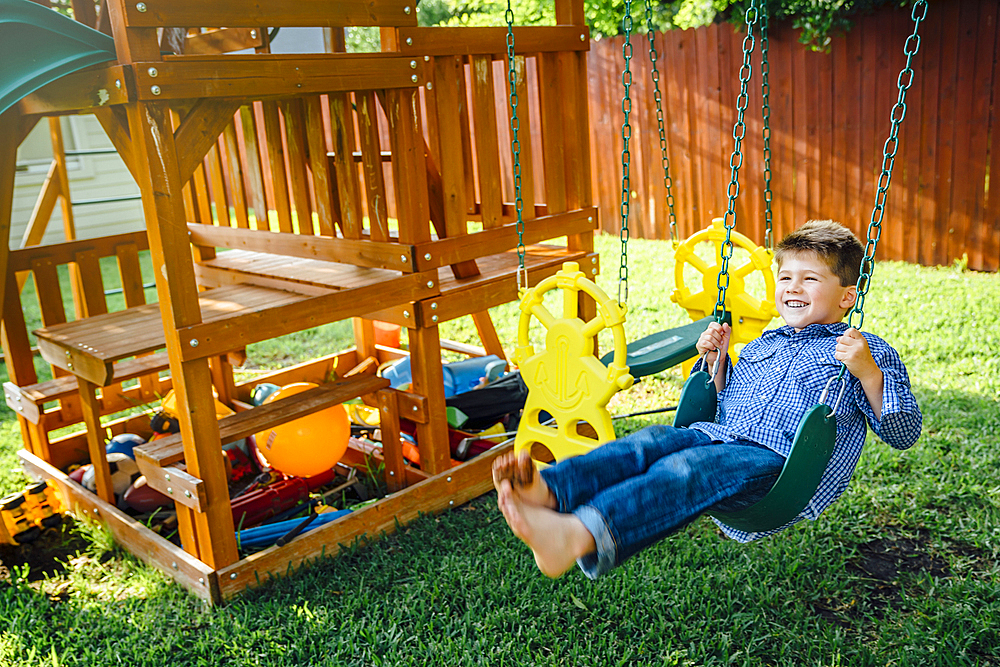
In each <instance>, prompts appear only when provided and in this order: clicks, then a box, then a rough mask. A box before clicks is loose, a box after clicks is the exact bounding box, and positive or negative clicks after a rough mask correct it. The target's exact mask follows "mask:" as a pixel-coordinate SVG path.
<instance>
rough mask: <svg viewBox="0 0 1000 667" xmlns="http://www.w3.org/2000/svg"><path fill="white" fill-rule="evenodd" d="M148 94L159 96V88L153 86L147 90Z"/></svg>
mask: <svg viewBox="0 0 1000 667" xmlns="http://www.w3.org/2000/svg"><path fill="white" fill-rule="evenodd" d="M149 92H151V93H153V94H154V95H159V94H160V87H159V86H153V87H152V88H150V89H149Z"/></svg>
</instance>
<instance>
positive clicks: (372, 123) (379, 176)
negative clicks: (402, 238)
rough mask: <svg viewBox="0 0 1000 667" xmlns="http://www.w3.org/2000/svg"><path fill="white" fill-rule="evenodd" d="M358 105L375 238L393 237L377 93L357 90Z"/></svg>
mask: <svg viewBox="0 0 1000 667" xmlns="http://www.w3.org/2000/svg"><path fill="white" fill-rule="evenodd" d="M355 99H356V100H357V106H358V133H359V135H360V136H359V138H360V142H361V172H362V174H363V176H364V183H365V197H366V199H367V204H368V227H369V229H370V232H371V238H372V240H373V241H388V240H389V213H388V209H387V206H388V200H387V199H386V190H385V176H384V174H383V171H382V159H381V154H382V148H381V143H380V140H379V129H378V111H377V107H376V102H375V93H374V92H372V91H362V92H358V93H355Z"/></svg>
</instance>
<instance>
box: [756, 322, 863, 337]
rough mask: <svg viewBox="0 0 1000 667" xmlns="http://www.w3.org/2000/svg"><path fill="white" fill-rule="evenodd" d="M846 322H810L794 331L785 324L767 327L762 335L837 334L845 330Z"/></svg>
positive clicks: (806, 335) (824, 335)
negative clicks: (775, 327) (801, 328)
mask: <svg viewBox="0 0 1000 667" xmlns="http://www.w3.org/2000/svg"><path fill="white" fill-rule="evenodd" d="M847 329H848V327H847V322H830V323H828V324H810V325H809V326H807V327H806V328H805V329H803V330H802V331H798V332H796V331H795V329H793V328H792V327H790V326H789V325H787V324H785V325H784V326H780V327H778V328H777V329H769V330H768V331H765V332H764V334H763V336H768V335H770V336H784V337H785V338H791V337H793V336H797V337H799V338H822V337H826V336H839V335H841V334H842V333H844V332H845V331H847Z"/></svg>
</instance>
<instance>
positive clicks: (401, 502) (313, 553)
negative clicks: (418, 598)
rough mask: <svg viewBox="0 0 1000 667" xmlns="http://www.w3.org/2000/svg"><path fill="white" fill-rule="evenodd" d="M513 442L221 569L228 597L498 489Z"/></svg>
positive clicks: (221, 582)
mask: <svg viewBox="0 0 1000 667" xmlns="http://www.w3.org/2000/svg"><path fill="white" fill-rule="evenodd" d="M512 448H513V445H506V446H503V447H496V448H494V449H491V450H489V451H488V452H485V453H483V454H481V455H479V456H477V457H476V458H474V459H472V460H471V461H468V462H467V463H464V464H462V465H460V466H458V467H455V468H451V469H449V470H447V471H443V472H441V473H440V474H438V475H435V476H433V477H431V478H430V479H426V480H424V481H422V482H419V483H418V484H414V485H413V486H410V487H408V488H406V489H404V490H402V491H400V492H398V493H395V494H393V495H391V496H389V497H387V498H385V499H383V500H380V501H379V502H377V503H375V504H374V505H370V506H369V507H367V508H365V509H364V510H361V511H359V512H353V513H351V514H349V515H347V516H345V517H343V518H341V519H339V520H337V521H333V522H331V523H329V524H326V525H325V526H321V527H319V528H316V529H315V530H311V531H309V532H308V533H306V534H305V535H300V536H299V537H297V538H295V539H294V540H292V541H291V542H289V543H288V544H287V545H285V546H284V547H272V548H270V549H266V550H264V551H261V552H258V553H256V554H253V555H252V556H249V557H247V558H245V559H243V560H242V561H240V562H239V563H236V564H234V565H232V566H230V567H227V568H223V569H222V570H220V571H219V572H218V576H219V586H220V592H221V596H222V598H223V599H229V598H232V597H233V596H235V595H238V594H239V593H240V592H242V591H244V590H246V589H248V588H253V587H256V586H259V585H260V584H262V583H265V582H267V581H268V580H270V579H272V578H275V577H281V576H287V575H288V574H290V573H292V572H294V571H295V568H296V567H298V566H301V565H304V564H306V563H308V562H309V561H311V560H313V559H316V558H319V557H321V556H325V557H330V556H333V555H335V554H336V553H338V552H339V551H340V549H341V548H342V546H341V545H350V544H354V542H355V541H356V540H357V539H358V538H361V537H364V536H368V537H369V538H376V537H380V536H382V535H387V534H391V533H393V532H395V531H396V529H397V528H398V527H399V526H402V525H405V524H406V523H408V522H410V521H412V520H414V519H416V518H417V517H418V516H420V515H421V514H425V513H428V512H431V513H435V512H441V511H444V510H447V509H451V508H454V507H458V506H459V505H461V504H463V503H466V502H468V501H469V500H472V499H473V498H476V497H478V496H481V495H482V494H484V493H486V492H488V491H490V490H491V489H492V488H493V481H492V478H491V475H490V470H491V468H492V466H493V461H494V460H495V459H496V458H497V457H498V456H501V455H503V454H506V453H508V452H510V451H511V450H512Z"/></svg>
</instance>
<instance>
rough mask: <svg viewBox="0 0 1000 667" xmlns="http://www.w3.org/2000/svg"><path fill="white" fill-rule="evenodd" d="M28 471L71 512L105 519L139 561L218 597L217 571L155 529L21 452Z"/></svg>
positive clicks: (197, 591)
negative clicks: (47, 482)
mask: <svg viewBox="0 0 1000 667" xmlns="http://www.w3.org/2000/svg"><path fill="white" fill-rule="evenodd" d="M18 456H19V457H20V459H21V464H22V465H23V466H24V469H25V471H26V472H27V473H28V475H30V476H31V477H33V478H35V479H49V480H52V482H54V483H55V485H56V486H57V487H58V488H59V492H60V494H61V495H62V497H63V501H64V503H65V504H66V506H67V507H68V508H69V510H70V511H71V512H73V513H74V514H76V515H77V516H81V517H84V516H85V517H89V518H92V519H97V520H99V521H102V522H104V524H105V525H106V526H107V527H108V529H109V530H110V531H111V534H112V535H114V536H115V540H116V541H117V542H118V543H119V544H121V545H122V546H123V547H125V549H127V550H128V551H129V553H131V554H133V555H134V556H135V557H136V558H138V559H139V560H141V561H143V562H145V563H147V564H148V565H151V566H152V567H154V568H156V569H158V570H160V571H161V572H163V573H164V574H166V575H167V576H168V577H170V578H171V579H173V580H174V581H176V582H177V583H179V584H180V585H181V586H183V587H184V588H186V589H188V590H189V591H191V592H192V593H193V594H194V595H196V596H197V597H200V598H202V599H203V600H206V601H208V602H213V601H217V600H218V589H217V587H216V583H215V580H216V577H215V572H214V571H213V570H214V568H212V567H211V566H209V565H206V564H205V563H203V562H201V561H200V560H198V559H197V558H195V557H194V556H191V555H190V554H187V553H185V552H184V550H183V549H181V548H180V547H178V546H175V545H174V544H172V543H170V542H168V541H167V540H165V539H163V538H162V537H160V536H159V535H157V534H156V533H154V532H153V531H152V530H150V529H149V528H147V527H146V526H144V525H143V524H142V523H141V522H139V521H136V520H135V519H133V518H132V517H130V516H129V515H127V514H125V513H124V512H122V511H121V510H119V509H118V508H117V507H115V506H114V505H113V504H109V503H106V502H104V501H102V500H101V499H100V498H98V497H97V496H95V495H94V494H93V493H91V492H90V491H88V490H86V489H85V488H83V487H82V486H80V485H79V484H77V483H76V482H74V481H73V480H71V479H70V478H69V477H67V476H66V474H65V473H63V472H62V471H61V470H59V469H58V468H56V467H54V466H52V465H49V464H48V463H46V462H45V461H43V460H42V459H40V458H39V457H37V456H34V455H32V454H30V453H28V452H25V451H23V450H22V451H21V452H18Z"/></svg>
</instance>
